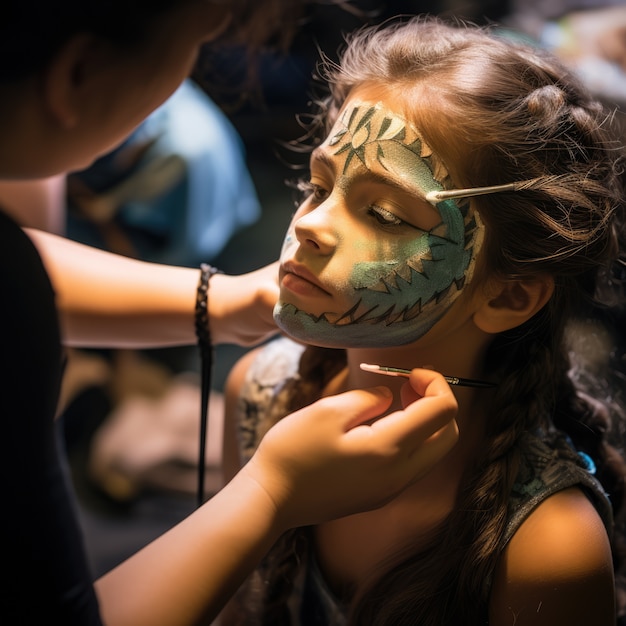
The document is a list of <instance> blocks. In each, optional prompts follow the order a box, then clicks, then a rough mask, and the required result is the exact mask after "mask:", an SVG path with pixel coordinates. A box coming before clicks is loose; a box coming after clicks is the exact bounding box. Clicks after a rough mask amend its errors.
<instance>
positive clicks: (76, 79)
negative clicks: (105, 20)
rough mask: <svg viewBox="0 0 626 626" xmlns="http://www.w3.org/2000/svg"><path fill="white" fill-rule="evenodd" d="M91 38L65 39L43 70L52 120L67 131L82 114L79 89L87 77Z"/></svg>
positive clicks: (76, 37) (44, 88)
mask: <svg viewBox="0 0 626 626" xmlns="http://www.w3.org/2000/svg"><path fill="white" fill-rule="evenodd" d="M92 43H93V38H92V37H91V36H89V35H87V34H84V35H83V34H80V35H76V36H74V37H72V38H71V39H70V40H68V41H67V42H66V43H65V44H63V46H62V47H61V48H60V50H59V51H58V52H57V54H56V55H55V56H54V58H53V59H52V61H51V62H50V63H49V64H48V66H47V67H46V69H45V73H44V77H43V96H44V99H45V102H46V105H47V108H48V112H49V113H50V114H51V116H52V119H53V120H54V121H55V122H56V123H57V124H59V125H60V126H61V128H63V129H66V130H69V129H71V128H73V127H75V126H76V125H77V124H78V122H79V120H80V115H81V106H82V104H83V98H82V97H81V91H82V88H83V86H84V84H85V81H86V80H88V79H89V71H90V70H89V67H88V66H89V63H90V57H91V48H92Z"/></svg>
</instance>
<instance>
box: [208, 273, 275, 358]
mask: <svg viewBox="0 0 626 626" xmlns="http://www.w3.org/2000/svg"><path fill="white" fill-rule="evenodd" d="M277 299H278V262H275V263H272V264H271V265H267V266H265V267H263V268H261V269H259V270H256V271H254V272H249V273H248V274H241V275H239V276H226V275H224V274H215V276H213V277H212V278H211V283H210V287H209V296H208V302H209V323H210V326H211V336H212V338H213V341H214V343H235V344H238V345H240V346H251V345H254V344H257V343H260V342H261V341H263V340H265V339H268V338H269V337H271V336H272V335H274V334H275V333H276V332H277V330H278V329H277V328H276V325H275V324H274V319H273V317H272V311H273V309H274V304H276V300H277Z"/></svg>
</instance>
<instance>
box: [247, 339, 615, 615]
mask: <svg viewBox="0 0 626 626" xmlns="http://www.w3.org/2000/svg"><path fill="white" fill-rule="evenodd" d="M303 351H304V347H303V346H302V345H300V344H297V343H295V342H293V341H291V340H290V339H286V338H279V339H276V340H274V341H272V342H270V343H268V344H267V345H266V346H265V347H264V348H263V349H262V350H261V351H260V352H259V354H258V356H257V358H256V359H255V360H254V361H253V363H252V365H251V367H250V369H249V370H248V372H247V373H246V378H245V381H244V384H243V386H242V390H241V393H240V397H239V400H238V415H237V420H238V436H239V450H240V457H241V458H240V462H241V463H242V464H243V463H246V462H247V461H248V460H249V459H250V457H251V456H252V454H253V453H254V451H255V449H256V447H257V445H258V443H259V441H260V439H261V438H262V436H263V434H264V433H265V432H266V430H267V428H268V424H267V415H268V411H269V408H270V406H271V405H272V403H273V402H274V401H276V400H277V399H281V395H284V386H285V382H286V381H288V380H293V379H297V378H298V365H299V361H300V356H301V355H302V353H303ZM519 445H520V447H521V458H520V469H519V473H518V477H517V480H516V482H515V484H514V486H513V490H512V492H511V495H510V498H509V505H508V521H507V525H506V529H505V533H504V536H503V538H502V541H501V547H500V550H504V548H505V546H506V545H507V543H508V542H509V541H510V539H511V537H513V535H514V534H515V532H516V531H517V529H518V528H519V527H520V526H521V525H522V523H523V522H524V520H525V519H526V518H527V517H528V516H529V515H530V514H531V513H532V512H533V511H534V510H535V508H537V507H538V506H539V505H540V504H541V503H542V502H543V501H544V500H546V499H547V498H548V497H549V496H551V495H553V494H555V493H557V492H558V491H562V490H563V489H567V488H569V487H573V486H576V487H579V488H580V489H582V491H583V492H584V493H585V494H586V495H587V497H588V498H589V499H590V501H591V502H592V503H593V505H594V507H595V508H596V510H597V511H598V513H599V515H600V516H601V518H602V520H603V522H604V524H605V527H606V528H607V531H608V532H609V535H610V534H611V532H612V531H611V529H612V525H613V519H612V507H611V503H610V501H609V499H608V496H607V495H606V493H605V492H604V490H603V489H602V486H601V485H600V483H599V482H598V480H596V478H594V476H593V473H592V470H593V468H592V462H591V460H590V459H586V458H585V457H584V456H583V460H585V461H586V462H587V463H588V466H587V467H588V469H584V468H582V467H580V466H578V465H576V464H575V463H573V462H571V461H567V460H565V459H560V458H558V455H557V453H556V452H555V451H554V450H552V449H551V448H549V447H548V446H547V445H546V444H545V443H544V442H543V441H542V440H541V439H540V438H539V437H538V436H536V435H534V434H531V433H527V434H526V435H524V436H523V437H522V438H521V440H520V444H519ZM300 570H301V571H300V573H299V574H298V578H297V580H296V581H295V582H294V585H293V588H294V592H293V595H292V597H291V598H290V600H289V606H290V610H291V612H292V616H293V620H292V621H293V623H297V624H300V625H302V626H314V625H318V624H319V625H321V624H324V625H325V626H343V625H345V624H346V623H347V607H345V606H342V605H341V603H340V602H339V601H338V599H337V598H336V597H335V596H334V595H333V592H332V591H331V590H330V588H329V587H328V585H327V583H326V581H325V579H324V576H323V575H322V573H321V571H320V570H319V568H318V567H317V564H316V562H315V559H314V558H313V557H312V555H308V558H307V559H306V567H303V568H300ZM490 582H491V581H487V582H486V584H487V585H488V588H489V587H490Z"/></svg>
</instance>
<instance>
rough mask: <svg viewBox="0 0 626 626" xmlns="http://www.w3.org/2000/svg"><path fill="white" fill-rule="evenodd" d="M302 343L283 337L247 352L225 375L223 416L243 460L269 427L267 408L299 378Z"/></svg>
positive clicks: (250, 453) (249, 454)
mask: <svg viewBox="0 0 626 626" xmlns="http://www.w3.org/2000/svg"><path fill="white" fill-rule="evenodd" d="M303 351H304V346H302V345H300V344H298V343H295V342H294V341H292V340H291V339H287V338H284V337H281V338H278V339H274V340H272V341H270V342H269V343H267V344H265V345H263V346H261V347H259V348H256V349H254V350H251V351H250V352H248V353H246V354H245V355H244V356H243V357H242V358H241V359H239V361H238V362H237V363H236V364H235V366H234V367H233V368H232V370H231V371H230V373H229V375H228V379H227V381H226V387H225V400H226V417H227V419H228V421H229V422H230V423H231V425H232V426H233V427H234V428H236V429H237V431H238V437H237V438H238V441H239V448H240V453H241V455H242V456H243V460H244V461H245V460H248V458H249V457H250V456H251V455H252V453H253V452H254V450H255V449H256V446H257V445H258V442H259V441H260V439H261V437H262V436H263V434H264V432H265V430H266V429H267V428H268V427H269V423H268V417H269V411H270V407H271V406H272V405H273V404H274V403H275V402H276V401H277V399H281V400H282V398H281V396H282V395H283V393H282V392H283V391H284V389H285V385H286V383H287V382H289V381H292V380H293V379H294V378H297V377H298V368H299V363H300V357H301V355H302V352H303Z"/></svg>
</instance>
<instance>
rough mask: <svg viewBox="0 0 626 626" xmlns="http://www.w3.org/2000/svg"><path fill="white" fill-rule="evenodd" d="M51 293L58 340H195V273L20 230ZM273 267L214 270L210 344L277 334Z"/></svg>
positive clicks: (85, 343)
mask: <svg viewBox="0 0 626 626" xmlns="http://www.w3.org/2000/svg"><path fill="white" fill-rule="evenodd" d="M26 232H27V234H28V235H29V236H30V237H31V239H32V240H33V242H34V243H35V245H36V246H37V248H38V250H39V253H40V255H41V257H42V259H43V261H44V264H45V266H46V269H47V271H48V273H49V274H50V279H51V281H52V284H53V286H54V288H55V291H56V294H57V307H58V309H59V312H60V317H61V326H62V332H63V337H64V341H65V343H66V344H67V345H71V346H79V347H80V346H82V347H120V348H123V347H127V348H130V347H138V348H142V347H144V348H146V347H156V346H168V345H186V344H193V343H195V342H196V337H195V330H194V306H195V296H196V288H197V284H198V279H199V276H200V272H199V270H197V269H194V268H186V267H175V266H167V265H159V264H155V263H146V262H144V261H138V260H135V259H130V258H127V257H123V256H120V255H116V254H112V253H110V252H104V251H101V250H98V249H96V248H91V247H89V246H85V245H82V244H79V243H76V242H73V241H70V240H68V239H65V238H63V237H58V236H56V235H51V234H49V233H45V232H42V231H38V230H32V229H27V231H26ZM277 276H278V270H277V267H276V265H270V266H268V267H266V268H262V269H260V270H257V271H255V272H251V273H249V274H244V275H241V276H224V275H221V274H216V275H215V276H213V277H212V278H211V281H210V287H209V298H208V301H209V321H210V327H211V333H212V337H213V341H214V342H215V343H237V344H240V345H251V344H254V343H258V342H260V341H261V340H263V339H265V338H267V337H268V336H270V335H272V334H273V333H274V332H276V328H275V326H274V323H273V320H272V309H273V306H274V302H275V301H276V297H277V295H278V285H277Z"/></svg>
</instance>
